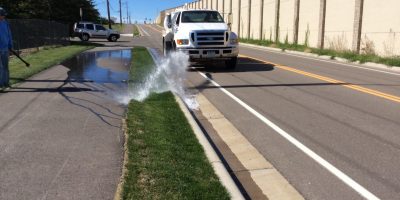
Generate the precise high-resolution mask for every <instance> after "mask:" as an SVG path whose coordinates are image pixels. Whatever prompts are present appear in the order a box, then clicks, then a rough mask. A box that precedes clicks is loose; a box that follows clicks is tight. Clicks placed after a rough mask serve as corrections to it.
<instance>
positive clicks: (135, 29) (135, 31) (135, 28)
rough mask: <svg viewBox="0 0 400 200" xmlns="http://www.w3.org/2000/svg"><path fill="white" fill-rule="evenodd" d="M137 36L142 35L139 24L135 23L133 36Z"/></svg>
mask: <svg viewBox="0 0 400 200" xmlns="http://www.w3.org/2000/svg"><path fill="white" fill-rule="evenodd" d="M136 36H140V32H139V28H138V26H137V25H136V24H135V25H133V37H136Z"/></svg>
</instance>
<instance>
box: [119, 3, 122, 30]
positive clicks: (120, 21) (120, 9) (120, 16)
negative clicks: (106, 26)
mask: <svg viewBox="0 0 400 200" xmlns="http://www.w3.org/2000/svg"><path fill="white" fill-rule="evenodd" d="M119 24H120V25H121V26H122V7H121V0H119Z"/></svg>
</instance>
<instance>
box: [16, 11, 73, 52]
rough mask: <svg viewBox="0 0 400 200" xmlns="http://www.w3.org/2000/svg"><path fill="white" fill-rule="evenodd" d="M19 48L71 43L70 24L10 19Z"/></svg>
mask: <svg viewBox="0 0 400 200" xmlns="http://www.w3.org/2000/svg"><path fill="white" fill-rule="evenodd" d="M8 21H9V23H10V28H11V34H12V36H13V45H14V48H15V49H17V50H21V49H31V48H38V47H41V46H48V45H67V44H69V42H70V41H69V25H68V24H62V23H58V22H54V21H47V20H40V19H10V20H8Z"/></svg>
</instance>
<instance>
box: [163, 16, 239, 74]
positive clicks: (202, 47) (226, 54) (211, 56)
mask: <svg viewBox="0 0 400 200" xmlns="http://www.w3.org/2000/svg"><path fill="white" fill-rule="evenodd" d="M164 29H165V30H164V33H163V50H164V54H168V53H169V52H170V51H171V50H175V51H183V52H185V53H187V54H188V55H189V57H190V60H191V61H194V62H202V61H213V60H224V61H225V65H226V67H227V68H229V69H234V68H235V67H236V64H237V57H238V54H239V48H238V37H237V35H236V34H235V33H234V32H232V31H230V30H229V26H228V25H227V24H225V22H224V19H223V18H222V16H221V15H220V14H219V12H218V11H215V10H178V11H176V12H173V13H170V14H167V15H166V17H165V20H164Z"/></svg>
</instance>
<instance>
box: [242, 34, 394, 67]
mask: <svg viewBox="0 0 400 200" xmlns="http://www.w3.org/2000/svg"><path fill="white" fill-rule="evenodd" d="M240 42H242V43H249V44H255V45H260V46H267V47H276V48H280V49H282V50H286V49H287V50H293V51H301V52H308V53H315V54H318V55H326V56H331V58H332V59H333V58H336V57H339V58H345V59H347V60H350V61H352V62H355V61H359V62H360V63H366V62H373V63H380V64H385V65H388V66H396V67H399V66H400V56H397V57H381V56H378V55H374V54H372V55H371V54H357V53H354V52H352V51H334V50H331V49H318V48H312V47H308V46H306V45H301V44H289V43H274V42H272V41H269V40H255V39H244V38H242V39H240Z"/></svg>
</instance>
